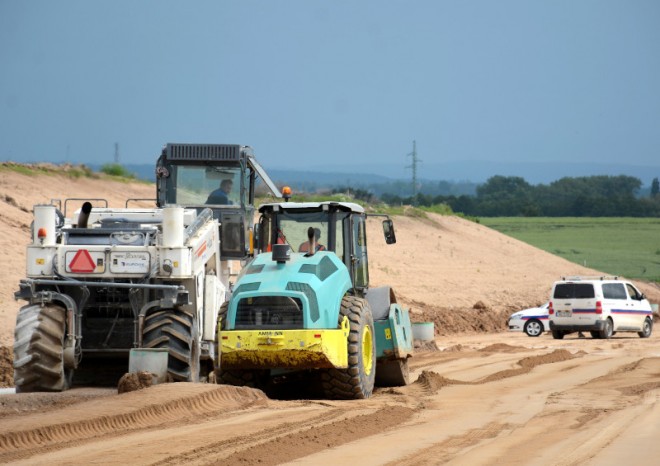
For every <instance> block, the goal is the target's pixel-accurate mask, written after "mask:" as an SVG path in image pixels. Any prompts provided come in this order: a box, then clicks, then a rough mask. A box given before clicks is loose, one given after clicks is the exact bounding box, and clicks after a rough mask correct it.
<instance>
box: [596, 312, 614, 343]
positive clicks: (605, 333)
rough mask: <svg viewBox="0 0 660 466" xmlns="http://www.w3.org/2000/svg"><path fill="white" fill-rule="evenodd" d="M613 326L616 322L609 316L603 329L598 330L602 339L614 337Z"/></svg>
mask: <svg viewBox="0 0 660 466" xmlns="http://www.w3.org/2000/svg"><path fill="white" fill-rule="evenodd" d="M613 327H614V324H613V323H612V319H610V318H609V317H608V318H607V319H606V320H605V327H603V330H601V331H600V332H598V337H599V338H600V339H601V340H609V339H610V338H612V335H613V332H612V330H613Z"/></svg>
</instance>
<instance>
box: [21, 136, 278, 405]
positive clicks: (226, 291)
mask: <svg viewBox="0 0 660 466" xmlns="http://www.w3.org/2000/svg"><path fill="white" fill-rule="evenodd" d="M257 177H260V178H261V179H262V180H263V182H264V183H265V185H266V186H267V187H268V188H269V189H270V191H271V192H272V193H273V194H274V195H275V196H276V197H280V193H279V191H278V189H277V188H276V187H275V185H274V184H273V182H272V181H271V180H270V178H269V177H268V175H267V174H266V173H265V172H264V171H263V169H262V168H261V167H260V165H259V164H258V163H257V161H256V159H255V158H254V155H253V153H252V150H251V149H250V148H249V147H248V146H240V145H229V144H167V145H166V146H165V147H164V149H163V151H162V153H161V155H160V157H159V159H158V163H157V167H156V184H157V186H156V189H157V199H156V207H157V208H153V209H150V208H128V205H129V203H130V202H134V201H140V199H129V200H127V201H126V207H125V208H108V207H107V205H108V204H107V201H104V200H103V199H67V200H66V201H65V202H64V212H63V213H62V212H61V207H62V205H61V202H60V203H57V202H55V203H52V202H51V204H47V205H37V206H35V207H34V223H33V227H32V242H31V244H29V245H28V247H27V278H26V279H23V280H21V282H20V289H19V291H17V292H16V293H15V296H16V299H23V300H26V301H27V302H28V304H27V305H25V306H23V307H22V308H21V309H20V311H19V313H18V316H17V321H16V330H15V343H14V381H15V385H16V391H17V392H33V391H62V390H67V389H68V388H69V387H70V386H71V384H72V380H73V375H74V372H78V373H79V374H84V373H87V374H88V377H89V374H92V377H93V376H94V374H100V373H102V372H103V368H104V365H105V362H104V361H110V360H114V361H115V362H116V361H117V360H119V361H120V363H119V364H120V365H122V366H123V369H122V373H123V372H126V368H127V367H126V366H127V362H128V360H129V355H130V354H131V353H132V350H134V349H136V348H144V349H157V348H160V349H161V351H163V352H165V351H166V352H167V353H168V354H167V375H168V377H169V379H170V380H173V381H200V380H204V379H205V378H206V377H207V376H208V375H209V374H212V373H213V368H214V361H216V356H217V355H216V354H215V351H216V350H215V348H216V346H215V344H214V340H215V337H216V335H217V328H216V327H217V320H218V310H219V308H220V306H221V305H222V304H223V302H225V301H226V300H227V299H228V298H229V295H230V293H231V280H232V276H233V275H234V272H233V270H232V262H233V261H245V260H248V259H250V258H251V256H252V254H253V249H252V241H253V239H252V221H253V215H254V193H255V182H256V179H257ZM226 180H231V182H232V183H230V184H232V185H233V186H232V187H233V190H232V191H231V192H228V193H227V194H226V197H225V199H223V202H227V203H223V204H207V201H209V200H210V201H211V202H214V201H213V197H209V194H210V193H211V192H213V191H214V190H217V189H218V188H219V187H220V185H221V184H223V181H224V185H225V186H226V185H227V181H226ZM72 201H73V202H75V201H85V202H84V203H83V204H82V207H81V208H80V209H78V210H77V211H76V212H75V213H74V214H73V215H71V216H70V217H67V216H66V212H67V207H68V205H69V203H70V202H72ZM215 202H217V201H215ZM93 203H95V204H96V205H94V204H93ZM99 205H100V206H99ZM216 363H217V361H216Z"/></svg>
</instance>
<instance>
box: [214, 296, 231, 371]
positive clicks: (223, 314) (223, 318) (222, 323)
mask: <svg viewBox="0 0 660 466" xmlns="http://www.w3.org/2000/svg"><path fill="white" fill-rule="evenodd" d="M228 310H229V301H225V302H224V303H222V305H221V306H220V310H218V326H217V328H218V329H220V330H224V329H225V328H227V311H228ZM214 344H215V354H216V359H215V361H213V373H214V374H215V382H216V383H229V382H223V381H222V373H221V364H222V347H221V346H220V341H219V339H218V337H217V336H216V337H215V339H214Z"/></svg>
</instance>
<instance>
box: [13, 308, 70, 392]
mask: <svg viewBox="0 0 660 466" xmlns="http://www.w3.org/2000/svg"><path fill="white" fill-rule="evenodd" d="M65 335H66V310H65V309H64V307H62V306H58V305H55V304H46V305H44V306H41V305H40V304H31V305H27V306H23V307H22V308H21V309H20V310H19V312H18V315H17V317H16V329H15V330H14V384H15V385H16V393H27V392H61V391H64V390H68V389H69V387H70V386H71V380H72V377H73V370H72V369H67V368H66V367H64V338H65Z"/></svg>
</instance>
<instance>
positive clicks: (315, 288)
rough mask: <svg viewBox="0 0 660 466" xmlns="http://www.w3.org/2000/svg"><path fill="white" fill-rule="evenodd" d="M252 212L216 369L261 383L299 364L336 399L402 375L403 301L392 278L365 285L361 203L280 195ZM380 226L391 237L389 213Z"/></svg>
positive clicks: (401, 381)
mask: <svg viewBox="0 0 660 466" xmlns="http://www.w3.org/2000/svg"><path fill="white" fill-rule="evenodd" d="M259 212H260V213H261V216H260V220H259V223H258V225H257V227H256V230H257V232H258V235H257V237H258V238H257V239H258V241H257V246H258V249H259V251H261V253H260V254H258V255H257V256H256V257H255V259H254V260H253V261H252V262H251V263H250V264H249V265H248V266H247V267H245V268H244V269H243V271H242V272H241V275H240V276H239V278H238V280H237V282H236V286H235V288H234V291H233V295H232V298H231V300H230V301H229V302H227V303H225V305H224V306H223V308H222V309H221V311H220V317H221V322H220V324H219V326H218V328H219V329H220V328H222V330H220V331H219V337H218V341H219V344H220V346H221V348H220V351H219V352H218V354H219V355H221V360H219V361H217V364H216V377H217V378H218V379H219V380H220V381H222V382H224V383H232V384H239V385H252V386H260V385H263V384H265V383H267V381H268V380H269V378H270V377H271V376H275V375H281V374H287V373H289V374H290V373H292V372H296V373H298V374H300V373H301V372H306V373H307V374H308V375H309V376H310V377H312V378H315V379H316V380H317V381H318V380H320V381H321V385H322V387H323V391H324V395H325V396H327V397H329V398H338V399H352V398H367V397H369V396H370V395H371V393H372V390H373V387H374V384H375V383H376V384H378V385H389V386H392V385H405V384H406V383H407V381H408V365H407V358H408V357H409V356H411V354H412V330H411V325H410V319H409V315H408V310H407V309H403V308H402V307H401V306H399V304H397V302H396V298H395V296H394V292H393V290H392V289H391V288H390V287H388V286H383V287H379V288H370V287H369V267H368V265H369V260H368V254H367V234H366V221H367V214H366V213H365V211H364V209H363V208H362V207H361V206H359V205H357V204H353V203H343V202H320V203H293V202H291V203H288V202H286V203H276V204H266V205H262V206H261V207H260V209H259ZM369 215H370V216H371V214H369ZM383 228H384V235H385V241H386V243H388V244H392V243H395V242H396V238H395V236H394V228H393V226H392V221H391V220H390V219H389V218H386V219H385V220H384V221H383Z"/></svg>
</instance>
